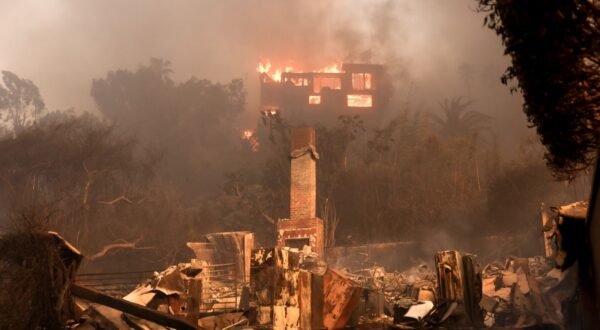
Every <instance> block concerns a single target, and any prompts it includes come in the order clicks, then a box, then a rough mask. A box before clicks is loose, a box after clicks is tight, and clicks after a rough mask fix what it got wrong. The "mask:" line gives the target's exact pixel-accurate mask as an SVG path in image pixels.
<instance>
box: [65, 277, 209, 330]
mask: <svg viewBox="0 0 600 330" xmlns="http://www.w3.org/2000/svg"><path fill="white" fill-rule="evenodd" d="M71 293H72V294H73V295H74V296H75V297H78V298H81V299H85V300H89V301H91V302H94V303H97V304H101V305H104V306H108V307H111V308H114V309H117V310H120V311H121V312H123V313H127V314H131V315H133V316H136V317H139V318H142V319H145V320H148V321H152V322H154V323H156V324H160V325H163V326H166V327H170V328H174V329H178V330H198V329H202V328H200V327H198V326H195V325H193V324H191V323H189V322H187V321H185V320H182V319H180V318H177V317H175V316H173V315H169V314H167V313H163V312H159V311H156V310H154V309H151V308H148V307H145V306H141V305H138V304H134V303H132V302H129V301H127V300H123V299H118V298H113V297H111V296H108V295H105V294H103V293H101V292H98V291H96V290H94V289H91V288H88V287H85V286H82V285H77V284H72V285H71Z"/></svg>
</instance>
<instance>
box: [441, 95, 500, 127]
mask: <svg viewBox="0 0 600 330" xmlns="http://www.w3.org/2000/svg"><path fill="white" fill-rule="evenodd" d="M471 104H473V101H472V100H469V101H463V99H462V98H461V97H457V98H453V99H452V100H450V101H448V99H445V100H444V102H441V103H440V107H441V108H442V112H443V114H444V115H443V117H442V116H438V115H436V114H431V119H432V120H433V123H434V125H435V126H437V129H438V131H439V133H440V134H442V135H444V136H454V137H458V136H472V135H475V134H477V133H479V132H480V131H482V130H487V129H489V127H488V126H487V125H486V123H487V122H489V120H490V119H491V117H490V116H488V115H486V114H484V113H482V112H479V111H477V110H467V109H468V108H469V106H470V105H471Z"/></svg>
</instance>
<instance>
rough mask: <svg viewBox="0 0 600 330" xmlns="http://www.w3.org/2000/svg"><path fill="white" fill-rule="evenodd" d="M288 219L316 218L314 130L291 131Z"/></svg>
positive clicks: (306, 128) (298, 129) (297, 129)
mask: <svg viewBox="0 0 600 330" xmlns="http://www.w3.org/2000/svg"><path fill="white" fill-rule="evenodd" d="M291 147H292V151H291V154H290V158H291V163H292V164H291V189H290V219H291V220H296V219H314V218H316V216H317V159H318V157H319V156H318V154H317V151H316V150H315V149H316V147H315V130H314V129H313V128H309V127H303V128H296V129H292V146H291Z"/></svg>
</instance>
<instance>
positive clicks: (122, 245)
mask: <svg viewBox="0 0 600 330" xmlns="http://www.w3.org/2000/svg"><path fill="white" fill-rule="evenodd" d="M141 240H142V237H140V238H138V239H136V240H135V241H133V242H125V241H123V243H112V244H108V245H105V246H104V247H103V248H102V250H100V251H99V252H97V253H95V254H92V255H91V256H89V257H87V259H89V260H95V259H98V258H100V257H104V256H105V255H106V254H107V253H108V252H110V251H111V250H115V249H136V250H142V249H153V247H149V246H146V247H138V246H137V243H139V241H141Z"/></svg>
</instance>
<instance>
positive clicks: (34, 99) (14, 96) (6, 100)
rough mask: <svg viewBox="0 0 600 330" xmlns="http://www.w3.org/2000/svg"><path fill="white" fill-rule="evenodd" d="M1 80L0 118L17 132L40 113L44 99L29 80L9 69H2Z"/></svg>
mask: <svg viewBox="0 0 600 330" xmlns="http://www.w3.org/2000/svg"><path fill="white" fill-rule="evenodd" d="M2 81H3V82H4V86H2V85H0V111H2V112H3V114H2V115H0V118H1V119H2V120H3V121H4V122H5V123H7V124H9V125H10V126H12V129H13V131H14V132H15V133H19V132H21V131H22V130H23V129H24V128H25V127H26V126H28V125H30V124H32V123H33V121H34V120H35V118H36V117H37V116H38V115H40V114H41V113H42V111H43V110H44V101H43V100H42V97H41V96H40V91H39V90H38V88H37V86H36V85H35V84H34V83H33V82H32V81H31V80H27V79H22V78H19V76H17V75H16V74H14V73H12V72H10V71H2Z"/></svg>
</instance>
